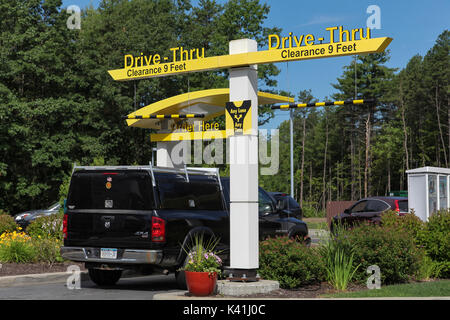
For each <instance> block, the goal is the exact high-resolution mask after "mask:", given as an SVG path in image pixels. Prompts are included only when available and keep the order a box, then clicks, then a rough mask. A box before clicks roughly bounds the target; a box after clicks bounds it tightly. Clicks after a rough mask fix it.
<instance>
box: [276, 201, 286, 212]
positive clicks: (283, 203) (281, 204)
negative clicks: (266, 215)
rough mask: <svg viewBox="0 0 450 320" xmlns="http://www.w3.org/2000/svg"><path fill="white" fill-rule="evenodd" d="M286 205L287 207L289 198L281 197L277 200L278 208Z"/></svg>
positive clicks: (281, 208)
mask: <svg viewBox="0 0 450 320" xmlns="http://www.w3.org/2000/svg"><path fill="white" fill-rule="evenodd" d="M286 207H287V199H280V200H278V201H277V210H278V211H281V210H283V209H286Z"/></svg>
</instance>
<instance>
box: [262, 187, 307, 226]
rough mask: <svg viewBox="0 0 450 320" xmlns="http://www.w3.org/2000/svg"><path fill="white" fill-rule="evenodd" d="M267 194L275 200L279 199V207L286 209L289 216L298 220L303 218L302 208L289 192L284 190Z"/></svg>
mask: <svg viewBox="0 0 450 320" xmlns="http://www.w3.org/2000/svg"><path fill="white" fill-rule="evenodd" d="M269 194H270V195H271V196H272V197H273V198H275V200H276V201H277V202H278V201H281V204H280V205H281V207H282V208H283V210H286V211H287V212H288V214H289V215H290V216H292V217H295V218H297V219H300V220H302V219H303V212H302V208H301V207H300V205H299V204H298V202H297V201H295V199H294V198H292V197H291V196H290V195H289V194H287V193H284V192H269Z"/></svg>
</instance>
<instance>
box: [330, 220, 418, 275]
mask: <svg viewBox="0 0 450 320" xmlns="http://www.w3.org/2000/svg"><path fill="white" fill-rule="evenodd" d="M332 241H337V242H342V244H341V246H342V247H344V248H347V252H350V250H353V252H354V261H353V263H354V265H355V266H356V265H358V264H361V266H360V267H359V269H358V271H357V272H356V273H355V279H356V280H357V281H359V282H361V283H365V282H366V280H367V277H368V276H367V273H366V270H367V268H368V267H369V266H371V265H377V266H378V267H379V268H380V271H381V282H382V283H383V284H393V283H402V282H406V281H408V280H409V279H410V278H411V277H413V276H414V275H415V274H416V273H417V271H418V269H419V266H420V262H421V258H422V256H423V251H421V250H419V248H417V246H416V245H415V241H414V238H413V237H412V235H411V234H410V233H409V232H406V231H399V230H397V229H395V228H392V227H391V226H383V225H382V226H378V225H373V224H361V225H359V226H356V227H354V228H352V229H351V230H343V231H341V232H340V233H339V234H338V235H337V236H336V237H335V238H334V239H333V240H332Z"/></svg>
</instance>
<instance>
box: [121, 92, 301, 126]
mask: <svg viewBox="0 0 450 320" xmlns="http://www.w3.org/2000/svg"><path fill="white" fill-rule="evenodd" d="M229 95H230V89H228V88H224V89H209V90H201V91H195V92H189V93H183V94H180V95H178V96H174V97H170V98H167V99H164V100H160V101H158V102H155V103H152V104H149V105H148V106H145V107H143V108H141V109H139V110H136V111H135V112H132V113H130V114H129V115H128V116H129V117H130V116H140V115H149V114H164V115H169V114H192V113H203V114H205V118H203V120H204V121H207V120H210V119H213V118H215V117H217V116H220V115H223V114H224V113H225V104H226V103H227V102H228V101H230V99H229ZM284 102H288V103H293V102H294V98H289V97H285V96H280V95H277V94H271V93H267V92H258V105H265V104H274V103H284ZM126 121H127V124H128V126H130V127H138V128H148V129H161V120H160V119H132V120H126Z"/></svg>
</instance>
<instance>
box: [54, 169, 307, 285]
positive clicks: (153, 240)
mask: <svg viewBox="0 0 450 320" xmlns="http://www.w3.org/2000/svg"><path fill="white" fill-rule="evenodd" d="M277 207H278V208H279V207H280V206H279V205H278V206H277V204H276V203H275V200H274V199H273V198H271V197H270V195H269V194H268V193H267V192H265V191H264V190H263V189H262V188H260V189H259V208H260V210H259V211H260V212H259V214H260V219H259V223H260V228H259V236H260V238H261V239H264V238H266V237H270V236H275V235H289V236H290V237H293V238H294V237H295V238H297V237H298V238H300V239H302V240H303V239H306V241H308V240H309V237H308V236H307V235H308V228H307V226H306V224H305V223H304V222H303V221H300V220H298V219H295V218H292V217H289V216H288V215H287V214H286V213H284V212H283V211H282V210H278V209H277ZM64 211H65V214H64V220H63V234H64V246H63V247H61V255H62V256H63V257H64V258H65V259H68V260H72V261H77V262H84V263H85V265H86V268H87V269H88V270H89V276H90V278H91V280H92V281H93V282H95V283H96V284H98V285H100V286H101V285H113V284H115V283H116V282H117V281H118V280H119V279H120V277H121V275H122V271H123V270H126V269H133V270H135V271H136V272H139V273H142V274H150V273H153V272H155V271H160V272H161V271H162V272H163V273H166V274H167V273H170V272H175V275H176V279H177V282H178V284H179V286H180V287H181V288H184V287H185V279H184V272H179V271H177V270H178V269H179V268H180V267H182V266H183V265H184V263H185V260H186V253H185V251H184V250H183V249H182V246H185V247H186V246H187V245H188V244H189V241H190V240H191V239H192V237H193V235H195V234H204V235H206V237H214V238H218V239H220V242H219V245H218V250H221V251H222V252H223V253H222V258H223V259H224V261H225V262H227V259H228V256H229V242H230V223H229V178H220V177H219V174H218V170H217V169H213V168H210V169H208V168H185V169H184V170H183V169H170V168H161V167H152V166H151V165H149V166H117V167H74V172H73V174H72V178H71V182H70V187H69V193H68V197H67V200H66V202H65V208H64ZM227 250H228V251H227Z"/></svg>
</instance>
